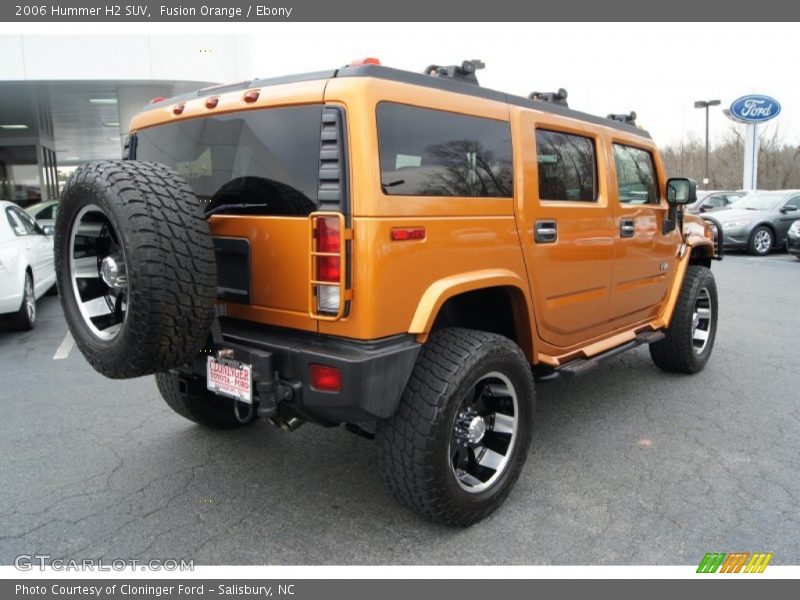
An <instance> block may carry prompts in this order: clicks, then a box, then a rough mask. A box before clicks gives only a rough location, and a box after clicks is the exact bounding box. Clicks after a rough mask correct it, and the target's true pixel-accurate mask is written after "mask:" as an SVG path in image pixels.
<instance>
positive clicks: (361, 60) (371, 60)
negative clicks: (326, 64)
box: [347, 56, 381, 67]
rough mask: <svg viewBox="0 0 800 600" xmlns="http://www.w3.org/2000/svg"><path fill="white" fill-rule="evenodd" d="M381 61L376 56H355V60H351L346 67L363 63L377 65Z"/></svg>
mask: <svg viewBox="0 0 800 600" xmlns="http://www.w3.org/2000/svg"><path fill="white" fill-rule="evenodd" d="M379 64H381V61H379V60H378V59H377V58H374V57H372V56H368V57H367V58H357V59H356V60H354V61H352V62H351V63H350V64H349V65H347V66H348V67H363V66H364V65H379Z"/></svg>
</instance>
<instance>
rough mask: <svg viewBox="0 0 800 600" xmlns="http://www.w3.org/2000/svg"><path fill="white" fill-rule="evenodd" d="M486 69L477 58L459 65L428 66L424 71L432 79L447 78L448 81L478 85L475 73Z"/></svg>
mask: <svg viewBox="0 0 800 600" xmlns="http://www.w3.org/2000/svg"><path fill="white" fill-rule="evenodd" d="M485 67H486V63H484V62H483V61H482V60H478V59H477V58H475V59H472V60H465V61H464V62H462V63H461V65H460V66H459V65H449V66H446V67H441V66H439V65H429V66H428V68H427V69H425V75H432V76H433V77H447V78H449V79H457V80H459V81H466V82H467V83H472V84H474V85H480V84H479V83H478V78H477V77H476V76H475V71H477V70H479V69H483V68H485Z"/></svg>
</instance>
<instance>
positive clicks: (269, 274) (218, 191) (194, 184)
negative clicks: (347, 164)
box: [135, 82, 343, 330]
mask: <svg viewBox="0 0 800 600" xmlns="http://www.w3.org/2000/svg"><path fill="white" fill-rule="evenodd" d="M309 85H310V84H309ZM315 85H317V87H318V99H319V102H312V103H308V104H301V105H293V106H274V107H273V106H263V107H259V108H255V109H251V110H237V111H234V112H230V113H224V114H212V115H208V116H204V117H203V118H195V119H189V120H182V121H177V122H172V123H166V124H162V125H157V126H155V127H150V128H146V129H142V130H140V131H138V132H137V134H136V142H135V157H136V159H138V160H153V161H156V162H160V163H163V164H167V165H169V166H171V167H172V168H174V169H175V170H176V171H178V172H179V173H180V174H181V175H183V176H184V177H185V178H186V180H187V181H188V183H189V185H190V186H191V188H192V190H193V191H194V193H195V194H196V196H197V198H198V202H200V203H201V204H202V205H203V206H204V208H205V210H206V214H207V215H208V217H209V223H210V226H211V233H212V235H213V236H214V240H215V250H216V253H217V265H218V269H217V270H218V295H219V298H220V300H221V301H224V303H225V304H226V305H227V306H226V311H227V314H228V315H229V316H233V317H237V318H243V319H248V320H253V321H257V322H262V323H269V324H275V325H280V326H284V327H291V328H297V329H306V330H316V329H317V321H316V320H314V319H312V318H311V317H310V316H309V300H308V298H309V285H310V283H309V279H310V275H309V264H310V259H309V246H310V229H309V218H308V216H309V215H310V214H311V213H312V212H314V211H317V210H320V209H324V208H326V207H327V206H333V208H332V210H339V209H340V202H339V200H340V197H339V196H336V197H335V198H333V201H332V202H327V204H326V199H329V197H330V188H331V187H335V186H330V185H328V183H329V182H328V181H327V180H325V179H324V177H326V175H325V172H326V171H325V167H326V164H325V162H326V161H325V160H324V159H326V157H327V156H328V155H333V156H334V157H336V156H339V152H340V149H339V148H337V147H336V143H337V140H338V142H339V143H342V140H341V131H342V127H343V122H342V121H341V120H336V119H333V120H331V119H330V118H329V117H328V116H327V113H326V111H328V109H327V108H326V107H324V106H323V104H322V84H321V83H319V84H317V83H316V82H315ZM270 93H272V90H270V89H268V88H265V89H263V90H262V91H261V98H266V99H267V100H266V101H267V102H270V98H269V96H270ZM280 100H281V98H280V97H276V99H275V101H276V102H277V101H280ZM187 110H189V108H187ZM323 115H326V116H325V119H323ZM323 146H324V147H323ZM330 148H332V149H330ZM326 150H328V152H327V154H326V153H325V151H326ZM321 157H322V159H323V160H322V161H321ZM328 162H331V161H328ZM333 162H335V163H336V160H333ZM341 163H342V164H343V161H341ZM336 165H339V163H336ZM340 166H341V165H340ZM333 170H335V169H333ZM337 172H338V171H337ZM334 191H335V192H336V193H339V192H340V191H339V190H336V189H335V190H334ZM328 210H331V209H330V208H328Z"/></svg>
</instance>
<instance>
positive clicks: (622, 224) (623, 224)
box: [619, 219, 636, 238]
mask: <svg viewBox="0 0 800 600" xmlns="http://www.w3.org/2000/svg"><path fill="white" fill-rule="evenodd" d="M635 231H636V219H620V220H619V237H622V238H632V237H633V234H634V232H635Z"/></svg>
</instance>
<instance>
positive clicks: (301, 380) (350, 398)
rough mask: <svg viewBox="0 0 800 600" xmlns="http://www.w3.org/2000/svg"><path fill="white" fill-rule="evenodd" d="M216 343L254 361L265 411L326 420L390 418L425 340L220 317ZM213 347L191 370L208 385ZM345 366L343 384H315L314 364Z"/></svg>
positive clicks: (191, 375)
mask: <svg viewBox="0 0 800 600" xmlns="http://www.w3.org/2000/svg"><path fill="white" fill-rule="evenodd" d="M220 329H221V336H220V335H219V334H217V335H216V336H215V337H216V340H215V341H214V343H213V347H212V348H211V350H213V351H217V350H219V349H222V348H227V349H231V350H233V357H234V358H235V359H236V360H239V361H242V362H246V363H249V364H252V365H253V390H254V397H255V398H254V400H255V402H256V403H257V412H258V414H259V415H260V416H268V417H269V416H276V415H281V416H283V415H289V416H300V417H302V418H305V419H308V420H312V421H317V422H321V423H324V424H338V423H357V422H368V421H376V420H379V419H385V418H387V417H390V416H391V415H393V414H394V412H395V410H396V409H397V405H398V403H399V401H400V395H401V394H402V392H403V389H404V388H405V386H406V382H407V381H408V378H409V376H410V375H411V370H412V369H413V368H414V363H415V362H416V359H417V354H418V353H419V350H420V348H421V345H420V344H418V343H417V342H416V341H415V340H414V337H413V336H410V335H399V336H392V337H390V338H384V339H381V340H374V341H358V340H350V339H344V338H335V337H332V336H326V335H319V334H315V333H308V332H299V331H294V330H285V329H278V328H273V327H267V326H261V325H257V324H254V323H252V322H246V321H238V320H235V319H225V318H223V319H220ZM206 356H207V353H206V354H202V355H200V356H198V357H196V358H195V360H194V361H193V363H192V364H191V365H190V366H188V365H187V368H186V369H183V370H181V371H182V375H183V376H184V377H187V378H190V379H191V380H192V382H191V383H192V386H193V387H195V388H198V387H199V386H202V388H205V377H206V372H205V368H206V367H205V365H206ZM311 364H322V365H326V366H330V367H334V368H336V369H339V370H340V372H341V375H342V389H341V391H340V392H326V391H320V390H315V389H314V388H312V387H311V383H310V381H309V365H311Z"/></svg>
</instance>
